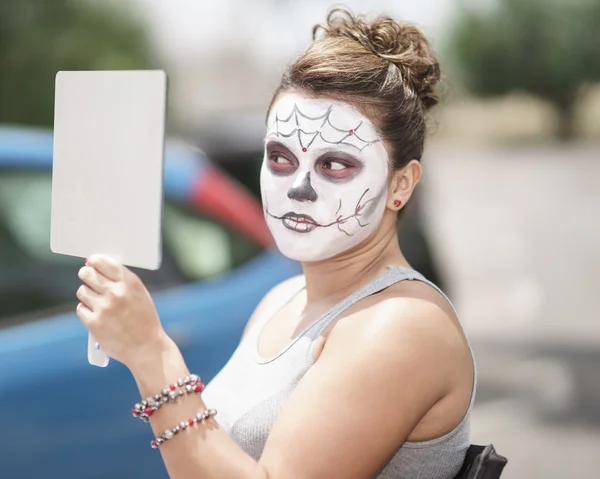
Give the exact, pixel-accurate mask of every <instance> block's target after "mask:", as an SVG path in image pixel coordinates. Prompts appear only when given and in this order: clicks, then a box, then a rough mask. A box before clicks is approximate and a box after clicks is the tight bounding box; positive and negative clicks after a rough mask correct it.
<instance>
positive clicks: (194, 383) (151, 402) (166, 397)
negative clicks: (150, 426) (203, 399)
mask: <svg viewBox="0 0 600 479" xmlns="http://www.w3.org/2000/svg"><path fill="white" fill-rule="evenodd" d="M203 390H204V384H203V383H202V381H201V380H200V377H199V376H196V375H195V374H190V375H189V376H186V377H185V378H183V379H182V378H179V379H178V380H177V382H176V383H174V384H169V387H168V388H165V389H163V390H162V391H161V392H160V393H158V394H155V395H154V396H150V397H148V398H147V399H145V400H144V401H142V402H141V403H137V404H136V405H135V406H134V407H133V409H132V410H131V414H132V415H133V416H134V417H139V418H140V419H141V420H142V421H144V422H148V421H149V420H150V416H152V414H154V413H155V412H156V411H158V410H159V409H160V408H161V407H162V406H163V405H164V404H166V403H168V402H170V403H174V402H176V401H177V400H178V399H179V398H180V397H181V396H183V395H184V394H190V393H201V392H202V391H203Z"/></svg>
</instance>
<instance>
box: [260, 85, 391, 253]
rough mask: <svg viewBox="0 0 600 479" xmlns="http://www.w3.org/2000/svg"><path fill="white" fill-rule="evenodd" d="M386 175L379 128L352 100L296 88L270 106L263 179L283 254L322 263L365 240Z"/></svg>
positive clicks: (379, 210) (380, 208) (377, 218)
mask: <svg viewBox="0 0 600 479" xmlns="http://www.w3.org/2000/svg"><path fill="white" fill-rule="evenodd" d="M388 173H389V165H388V156H387V152H386V150H385V147H384V145H383V142H382V141H381V139H380V138H379V136H378V133H377V130H376V129H375V127H374V126H373V125H372V124H371V123H370V122H369V121H368V120H367V119H366V118H365V117H364V116H362V115H361V114H360V113H359V112H358V111H357V110H356V109H354V108H353V107H352V106H350V105H348V104H346V103H341V102H334V101H331V100H325V99H311V98H305V97H303V96H300V95H296V94H291V93H290V94H285V95H283V96H282V97H281V98H279V99H278V100H277V102H276V103H275V104H274V105H273V108H272V109H271V113H270V115H269V120H268V128H267V136H266V140H265V157H264V160H263V164H262V169H261V177H260V182H261V194H262V200H263V207H264V210H265V217H266V220H267V224H268V226H269V229H270V230H271V233H272V234H273V237H274V238H275V242H276V243H277V246H278V248H279V249H280V250H281V252H282V253H283V254H284V255H286V256H288V257H290V258H292V259H295V260H298V261H320V260H324V259H328V258H332V257H334V256H336V255H338V254H340V253H342V252H344V251H347V250H348V249H350V248H352V247H354V246H356V245H358V244H360V243H361V242H362V241H364V240H365V239H366V238H367V237H368V236H369V235H370V234H371V233H373V231H374V230H375V229H376V228H377V227H378V226H379V223H380V222H381V218H382V216H383V212H384V209H385V199H386V194H387V179H388Z"/></svg>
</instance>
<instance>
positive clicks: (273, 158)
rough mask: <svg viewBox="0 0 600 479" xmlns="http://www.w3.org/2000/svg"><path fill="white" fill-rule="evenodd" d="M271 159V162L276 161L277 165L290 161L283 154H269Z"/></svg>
mask: <svg viewBox="0 0 600 479" xmlns="http://www.w3.org/2000/svg"><path fill="white" fill-rule="evenodd" d="M271 161H272V162H273V163H277V164H279V165H282V164H285V163H290V164H291V161H290V160H288V159H287V158H286V157H285V156H283V155H271Z"/></svg>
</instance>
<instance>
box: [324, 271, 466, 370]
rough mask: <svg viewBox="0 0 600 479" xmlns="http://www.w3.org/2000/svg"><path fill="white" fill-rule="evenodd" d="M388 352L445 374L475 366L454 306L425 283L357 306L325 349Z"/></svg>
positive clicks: (408, 284)
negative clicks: (447, 369) (461, 365)
mask: <svg viewBox="0 0 600 479" xmlns="http://www.w3.org/2000/svg"><path fill="white" fill-rule="evenodd" d="M334 342H335V344H339V345H344V346H343V347H345V348H348V349H352V350H355V351H356V350H358V349H361V348H363V349H367V350H371V348H372V347H373V342H375V343H377V348H381V349H383V350H387V349H389V351H392V353H391V354H392V355H399V356H405V355H406V354H410V355H411V356H412V357H413V360H414V359H422V360H423V361H425V362H427V363H429V364H432V363H433V364H436V365H438V366H440V368H441V369H444V365H451V364H452V363H453V361H455V360H459V361H465V362H468V361H470V354H469V347H468V343H467V341H466V337H465V335H464V332H463V330H462V327H461V325H460V323H459V321H458V318H457V317H456V314H455V312H454V309H453V307H452V305H451V304H450V303H449V302H448V300H447V299H446V298H445V297H444V296H443V295H442V294H441V293H440V292H439V291H438V290H437V289H436V288H434V287H433V286H431V285H430V284H428V283H426V282H423V281H401V282H399V283H396V284H394V285H392V286H390V287H388V288H386V289H385V290H383V291H381V292H380V293H378V294H374V295H372V296H369V297H367V298H364V300H362V301H360V302H358V303H357V304H355V305H354V306H353V307H352V308H350V309H349V310H348V311H347V312H346V314H345V315H344V317H343V318H340V320H339V321H337V322H336V323H335V324H334V325H332V328H331V330H330V331H329V332H328V334H327V339H326V345H325V347H327V343H331V344H329V346H331V345H332V344H334Z"/></svg>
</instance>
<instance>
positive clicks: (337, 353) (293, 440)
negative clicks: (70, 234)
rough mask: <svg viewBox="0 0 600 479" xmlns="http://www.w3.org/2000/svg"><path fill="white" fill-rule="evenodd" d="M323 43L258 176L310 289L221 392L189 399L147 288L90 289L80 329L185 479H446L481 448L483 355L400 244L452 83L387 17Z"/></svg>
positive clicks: (278, 312)
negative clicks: (445, 90) (474, 423)
mask: <svg viewBox="0 0 600 479" xmlns="http://www.w3.org/2000/svg"><path fill="white" fill-rule="evenodd" d="M320 31H322V32H323V35H321V36H318V38H317V39H316V40H315V41H314V43H313V44H312V45H311V46H310V47H309V48H308V49H307V50H306V52H305V53H304V54H303V55H301V56H300V58H298V59H297V60H296V61H295V62H294V63H293V64H292V65H291V66H290V67H289V68H288V70H287V72H286V73H285V75H284V76H283V79H282V82H281V85H280V86H279V88H278V89H277V91H276V93H275V95H274V97H273V101H272V103H271V105H270V107H269V111H268V120H267V134H266V140H265V156H264V161H263V167H262V171H261V188H262V198H263V204H264V210H265V217H266V220H267V223H268V225H269V228H270V230H271V232H272V234H273V236H274V238H275V240H276V243H277V246H278V247H279V249H280V250H281V251H282V252H283V254H285V255H287V256H289V257H291V258H293V259H295V260H298V261H301V262H302V266H303V270H304V275H302V276H301V277H296V278H292V279H290V280H288V281H285V282H284V283H282V284H280V285H278V286H277V287H275V288H274V289H273V290H272V291H271V292H269V293H268V294H267V296H266V297H265V298H264V299H263V300H262V302H261V303H260V305H259V306H258V308H257V309H256V311H255V313H254V314H253V316H252V317H251V318H250V321H249V323H248V326H247V327H246V331H245V332H244V336H243V338H242V341H241V343H240V345H239V347H238V349H237V350H236V351H235V353H234V354H233V356H232V358H231V359H230V361H229V362H228V364H227V365H226V366H225V367H224V369H223V370H222V371H221V372H220V373H219V374H218V375H217V376H216V377H215V379H214V380H213V381H212V383H211V384H210V385H209V387H208V388H207V389H206V390H205V391H204V392H203V393H202V394H201V395H200V394H187V393H195V392H201V391H202V389H203V385H202V384H201V382H200V380H199V379H198V378H197V377H195V376H189V371H188V369H187V366H186V365H185V362H184V360H183V358H182V356H181V354H180V352H179V350H178V349H177V347H176V346H175V345H174V343H173V341H171V339H170V338H168V337H167V335H166V334H165V332H164V331H163V329H162V327H161V324H160V321H159V318H158V317H157V314H156V312H155V310H154V307H153V305H152V301H151V299H150V296H149V294H148V293H147V291H146V289H145V288H144V286H143V285H142V283H141V282H140V280H139V279H138V278H137V277H136V276H135V275H134V274H133V273H131V272H130V271H129V270H128V269H126V268H124V267H123V266H121V265H119V264H116V263H114V262H112V261H111V260H110V259H108V258H105V257H101V256H95V257H92V258H90V259H89V260H88V262H87V265H86V266H85V267H83V268H82V270H81V272H80V278H81V279H82V281H84V283H85V285H83V286H82V287H81V288H80V289H79V291H78V293H77V296H78V298H79V300H80V302H81V303H80V304H79V306H78V309H77V311H78V315H79V317H80V318H81V320H82V321H83V323H84V324H85V325H86V327H88V329H89V330H90V331H91V332H92V333H93V334H94V336H95V337H96V338H97V339H98V340H99V342H100V343H101V344H102V346H103V349H105V350H106V352H107V353H108V354H109V355H110V356H111V357H113V358H115V359H117V360H119V361H121V362H123V363H124V364H125V365H126V366H127V367H128V368H129V369H130V370H131V372H132V374H133V376H134V377H135V379H136V381H137V384H138V386H139V389H140V393H141V396H142V398H148V399H147V400H146V401H145V402H141V403H139V404H137V405H136V407H135V409H134V411H133V412H134V415H135V416H139V417H141V418H143V419H145V420H149V421H150V424H151V426H152V429H153V431H154V433H155V435H156V436H157V439H156V440H155V441H153V447H160V450H161V452H162V455H163V459H164V462H165V464H166V467H167V469H168V471H169V474H170V477H171V478H173V479H189V478H191V477H197V478H200V477H202V478H257V479H259V478H260V479H262V478H265V479H266V478H269V479H281V478H285V479H288V478H306V479H316V478H330V477H333V478H339V479H346V478H347V479H350V478H360V479H363V478H367V477H378V478H403V479H411V478H417V477H418V478H436V479H443V478H451V477H454V475H455V474H456V473H457V472H458V470H459V469H460V466H461V463H462V461H463V458H464V454H465V451H466V449H467V447H468V445H469V442H470V441H469V413H470V410H471V406H472V403H473V398H474V391H475V369H474V362H473V358H472V354H471V350H470V347H469V344H468V342H467V340H466V338H465V336H464V334H463V332H462V329H461V327H460V325H459V323H458V320H457V318H456V315H455V313H454V311H453V309H452V307H451V306H450V304H449V302H448V300H447V299H446V297H445V296H444V295H443V294H442V293H441V292H440V291H439V290H438V289H437V288H436V287H435V286H434V285H432V284H430V283H429V282H428V281H427V280H425V279H424V278H423V277H422V276H420V275H419V273H417V272H415V271H413V270H412V269H411V268H410V265H409V264H408V263H407V261H406V259H405V258H404V256H403V255H402V252H401V251H400V249H399V246H398V239H397V236H396V231H397V228H396V221H397V216H398V214H399V212H400V211H401V210H402V208H403V207H404V206H405V205H406V203H407V202H408V200H409V199H410V197H411V195H412V193H413V191H414V188H415V187H416V185H417V183H418V182H419V180H420V178H421V166H420V163H419V160H420V158H421V155H422V152H423V143H424V138H425V130H426V123H425V114H426V111H427V110H428V109H429V108H430V107H431V106H433V105H435V104H436V102H437V98H436V96H435V95H434V92H433V87H434V86H435V84H436V83H437V82H438V80H439V77H440V70H439V65H438V63H437V61H436V59H435V58H434V56H433V54H432V53H431V51H430V49H429V46H428V43H427V41H426V39H425V38H424V37H423V35H422V34H421V32H420V31H419V30H417V29H416V28H415V27H413V26H411V25H408V24H404V23H397V22H395V21H394V20H393V19H391V18H389V17H380V18H378V19H376V20H375V21H373V22H368V21H366V20H365V19H363V18H360V17H359V18H356V17H354V16H352V15H351V14H350V13H348V12H346V11H344V10H335V11H333V12H332V14H330V16H329V17H328V19H327V23H326V24H325V25H323V26H321V27H320V28H316V29H315V32H316V33H319V32H320ZM233 297H235V292H232V298H233ZM215 320H218V318H215ZM198 366H199V367H201V365H198ZM177 378H180V379H179V381H178V380H177ZM163 389H164V390H163ZM156 393H158V394H156ZM207 408H216V409H218V410H219V415H218V416H217V417H215V413H216V411H215V410H212V409H207ZM175 436H176V437H175Z"/></svg>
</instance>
